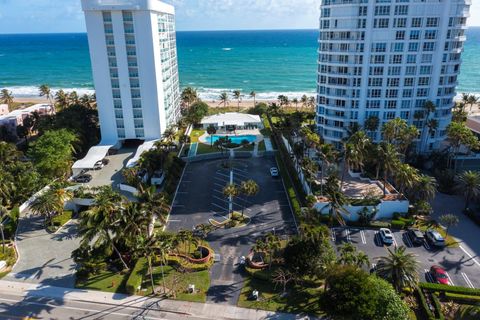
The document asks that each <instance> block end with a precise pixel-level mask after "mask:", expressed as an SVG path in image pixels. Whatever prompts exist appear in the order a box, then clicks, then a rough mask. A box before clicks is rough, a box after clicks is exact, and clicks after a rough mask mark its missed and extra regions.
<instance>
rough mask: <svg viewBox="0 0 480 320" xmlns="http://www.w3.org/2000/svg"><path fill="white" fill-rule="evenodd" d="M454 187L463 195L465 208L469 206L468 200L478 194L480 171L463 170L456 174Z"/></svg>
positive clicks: (479, 189) (479, 191) (479, 192)
mask: <svg viewBox="0 0 480 320" xmlns="http://www.w3.org/2000/svg"><path fill="white" fill-rule="evenodd" d="M456 189H457V191H458V192H459V193H460V194H463V195H464V197H465V210H467V209H468V208H469V207H470V202H471V201H472V200H473V199H477V198H478V197H479V196H480V173H479V172H478V171H465V172H462V173H461V174H459V175H458V176H457V185H456Z"/></svg>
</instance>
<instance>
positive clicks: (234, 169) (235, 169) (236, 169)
mask: <svg viewBox="0 0 480 320" xmlns="http://www.w3.org/2000/svg"><path fill="white" fill-rule="evenodd" d="M233 171H240V172H243V173H246V174H249V173H250V172H248V171H245V170H242V169H238V168H233Z"/></svg>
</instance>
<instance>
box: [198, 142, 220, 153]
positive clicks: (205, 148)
mask: <svg viewBox="0 0 480 320" xmlns="http://www.w3.org/2000/svg"><path fill="white" fill-rule="evenodd" d="M217 152H220V150H218V148H217V147H215V146H213V147H212V146H209V145H208V144H204V143H199V144H198V148H197V155H199V154H207V153H217Z"/></svg>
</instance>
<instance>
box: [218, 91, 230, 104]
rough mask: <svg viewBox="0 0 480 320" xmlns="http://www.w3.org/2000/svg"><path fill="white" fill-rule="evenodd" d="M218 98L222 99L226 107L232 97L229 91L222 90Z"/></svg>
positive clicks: (221, 101)
mask: <svg viewBox="0 0 480 320" xmlns="http://www.w3.org/2000/svg"><path fill="white" fill-rule="evenodd" d="M218 98H219V100H220V104H223V107H224V108H226V107H227V105H228V101H229V100H230V98H229V97H228V93H226V92H222V93H221V94H220V96H219V97H218Z"/></svg>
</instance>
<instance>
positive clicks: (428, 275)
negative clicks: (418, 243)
mask: <svg viewBox="0 0 480 320" xmlns="http://www.w3.org/2000/svg"><path fill="white" fill-rule="evenodd" d="M424 270H425V274H426V278H427V281H428V282H434V281H433V277H432V275H431V274H430V271H428V269H424Z"/></svg>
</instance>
